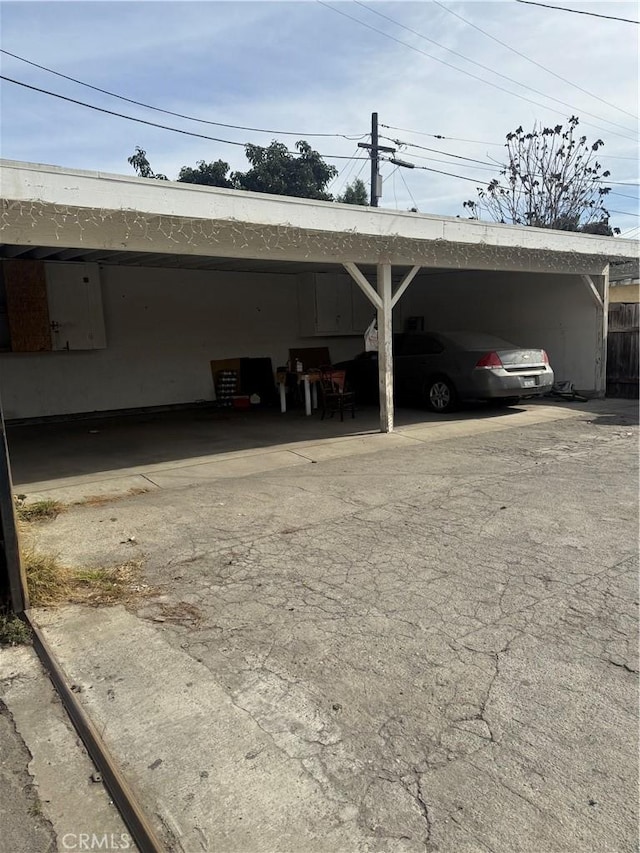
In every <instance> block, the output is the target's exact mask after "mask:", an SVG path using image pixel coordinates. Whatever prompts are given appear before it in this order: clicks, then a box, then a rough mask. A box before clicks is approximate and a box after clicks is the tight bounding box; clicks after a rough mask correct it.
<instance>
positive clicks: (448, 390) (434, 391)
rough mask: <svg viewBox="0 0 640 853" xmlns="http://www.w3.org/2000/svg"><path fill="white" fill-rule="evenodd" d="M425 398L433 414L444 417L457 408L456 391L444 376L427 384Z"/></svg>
mask: <svg viewBox="0 0 640 853" xmlns="http://www.w3.org/2000/svg"><path fill="white" fill-rule="evenodd" d="M424 398H425V402H426V404H427V406H428V407H429V408H430V409H431V411H432V412H437V413H438V414H440V415H444V414H446V412H450V411H451V410H452V409H453V408H455V405H456V401H457V398H456V389H455V388H454V387H453V383H452V382H451V380H449V379H447V378H446V377H444V376H438V377H436V378H435V379H431V380H429V381H428V382H427V383H426V384H425V389H424Z"/></svg>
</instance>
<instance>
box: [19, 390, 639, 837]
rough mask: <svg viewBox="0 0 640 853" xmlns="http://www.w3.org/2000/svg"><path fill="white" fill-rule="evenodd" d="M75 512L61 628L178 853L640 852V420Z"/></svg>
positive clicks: (596, 413)
mask: <svg viewBox="0 0 640 853" xmlns="http://www.w3.org/2000/svg"><path fill="white" fill-rule="evenodd" d="M516 423H517V424H518V425H517V426H514V427H513V428H511V429H501V430H492V431H484V432H482V431H481V432H476V433H472V434H467V435H460V434H458V433H457V432H456V430H453V431H452V433H453V434H451V435H450V436H449V437H446V431H444V437H441V438H440V439H439V440H438V441H437V442H433V441H432V442H428V441H414V442H410V443H408V444H407V445H406V446H404V445H403V446H394V447H393V448H391V449H388V448H383V449H378V450H377V451H376V452H371V453H368V454H359V455H352V456H343V457H340V458H330V459H327V460H324V461H320V462H318V463H317V464H315V465H305V466H297V467H293V468H286V469H285V468H283V469H278V470H272V471H268V472H262V473H254V474H250V475H248V476H245V477H240V478H236V477H230V478H219V479H214V480H209V481H207V482H202V483H200V484H198V485H196V486H193V487H190V488H181V489H157V490H155V491H153V492H149V493H147V494H143V495H137V496H131V497H128V498H124V499H122V500H120V501H117V502H115V503H112V504H107V505H104V506H86V505H85V506H77V507H72V508H70V509H69V511H68V512H66V513H64V514H63V515H61V516H59V517H58V518H57V519H55V520H54V521H51V522H45V523H43V524H41V525H38V526H37V528H36V529H35V535H36V539H37V540H38V542H39V543H40V545H41V547H46V548H49V549H50V550H54V551H56V552H58V553H59V554H60V557H61V559H63V560H66V561H68V562H70V563H74V564H76V565H78V564H84V565H88V566H91V565H107V564H118V563H121V562H123V560H126V559H129V558H131V557H132V556H134V557H139V558H141V559H143V561H144V569H143V572H144V579H145V580H146V581H147V582H148V583H149V584H151V585H154V586H156V587H157V588H158V595H157V596H154V597H151V598H148V599H144V600H141V601H140V602H139V603H138V605H137V606H135V607H131V608H130V609H129V610H126V609H125V608H123V607H112V608H104V609H99V610H96V609H85V608H77V607H69V608H62V609H59V610H50V611H42V612H41V613H40V614H39V616H38V618H39V620H40V622H41V624H42V625H43V626H44V630H45V633H46V635H47V636H48V638H49V640H50V642H51V643H52V644H53V646H54V648H55V650H56V652H57V654H58V656H59V659H60V661H61V663H62V665H63V667H64V668H65V670H66V672H67V674H68V676H69V677H70V678H71V679H72V680H73V681H74V682H76V683H78V684H80V685H81V686H82V687H83V688H84V689H83V690H82V692H81V693H80V694H79V696H80V698H81V701H83V702H84V703H85V706H86V708H87V710H88V712H89V713H90V715H91V716H92V717H93V719H94V720H95V722H96V723H97V724H98V726H99V727H100V729H101V731H104V737H105V740H106V742H107V745H108V746H109V747H110V749H111V751H112V752H113V754H114V755H115V756H116V757H117V759H118V760H119V761H120V762H121V766H122V768H123V770H124V772H125V774H126V775H127V777H128V778H129V780H130V782H131V783H132V784H133V786H134V787H135V789H136V791H137V792H138V794H139V797H140V799H141V801H142V803H143V804H144V806H145V808H146V809H147V810H148V812H149V814H150V815H151V816H152V817H153V819H154V821H155V822H156V824H157V827H158V831H159V832H161V833H162V834H163V837H164V838H165V841H166V845H167V849H168V850H171V851H184V853H192V851H194V852H195V851H222V853H236V851H238V853H240V851H241V853H285V851H286V853H289V851H291V853H294V851H296V853H297V851H300V850H304V851H322V853H324V852H325V851H327V853H329V851H331V853H335V851H340V853H352V851H354V852H355V851H357V852H358V853H360V851H380V853H383V851H384V853H387V851H391V853H396V851H398V853H409V851H432V853H433V852H434V851H439V853H459V851H466V852H467V853H476V851H493V853H513V851H521V853H539V851H544V853H585V851H605V850H609V851H616V853H631V851H637V849H638V846H637V839H638V833H637V829H638V810H637V805H638V804H637V783H638V764H637V755H638V728H637V720H638V692H637V677H638V660H637V657H638V624H637V617H638V613H637V608H638V597H639V596H638V574H637V529H638V492H637V482H638V481H637V449H638V428H637V408H636V406H635V405H633V404H625V403H620V402H616V401H603V402H599V403H591V404H589V405H588V406H585V407H582V408H581V409H580V410H579V413H578V415H575V416H572V417H567V418H565V419H562V420H551V419H550V416H545V417H544V418H542V419H539V420H538V421H537V422H535V423H531V422H527V421H526V419H524V420H523V419H520V420H519V421H516Z"/></svg>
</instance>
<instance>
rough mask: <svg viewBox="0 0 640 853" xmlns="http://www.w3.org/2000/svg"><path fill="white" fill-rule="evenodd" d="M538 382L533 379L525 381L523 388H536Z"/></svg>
mask: <svg viewBox="0 0 640 853" xmlns="http://www.w3.org/2000/svg"><path fill="white" fill-rule="evenodd" d="M535 384H536V380H535V379H534V378H533V377H532V378H531V379H523V380H522V387H523V388H535Z"/></svg>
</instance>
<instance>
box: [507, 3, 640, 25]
mask: <svg viewBox="0 0 640 853" xmlns="http://www.w3.org/2000/svg"><path fill="white" fill-rule="evenodd" d="M516 3H526V4H527V6H542V8H543V9H557V10H558V11H559V12H575V14H576V15H591V16H592V17H593V18H606V19H607V20H609V21H624V23H625V24H640V21H634V20H633V19H632V18H616V17H614V16H613V15H599V14H598V13H597V12H585V11H584V10H583V9H566V8H565V7H564V6H551V5H549V4H548V3H534V2H533V0H516Z"/></svg>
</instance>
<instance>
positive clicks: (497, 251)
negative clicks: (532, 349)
mask: <svg viewBox="0 0 640 853" xmlns="http://www.w3.org/2000/svg"><path fill="white" fill-rule="evenodd" d="M1 172H2V184H1V187H2V193H1V194H2V228H3V238H2V239H3V244H2V247H1V249H0V256H1V257H2V258H3V259H4V260H5V261H7V262H11V263H12V265H13V270H14V271H15V270H16V268H17V269H18V271H19V270H20V266H19V265H20V263H21V262H25V261H29V262H31V264H30V265H28V266H29V269H33V263H34V262H36V263H40V264H42V265H44V267H46V272H47V276H46V279H47V291H46V293H45V296H44V299H45V307H44V308H43V307H42V304H41V303H40V302H38V301H37V300H35V297H34V285H33V282H31V283H30V281H29V275H30V273H28V274H27V273H26V274H25V275H22V276H21V275H20V272H18V279H19V285H18V292H19V293H20V294H22V295H23V297H24V298H23V301H22V305H23V307H24V310H23V311H22V317H21V323H22V324H23V330H24V332H25V333H24V335H23V341H22V343H21V345H19V346H17V347H16V346H15V345H14V342H9V347H7V346H6V342H5V350H6V349H9V348H10V349H11V350H12V351H10V352H6V351H5V353H4V354H2V355H1V356H0V359H1V360H2V362H3V365H2V395H3V401H4V407H5V416H6V417H8V418H30V417H47V416H49V415H65V414H74V413H80V412H87V411H92V412H93V411H106V410H109V411H113V410H116V411H117V410H119V409H130V408H135V407H137V406H139V407H153V406H161V405H167V404H183V403H190V402H193V401H194V400H196V399H207V394H208V389H207V385H206V383H209V382H210V376H208V375H207V371H208V364H209V359H210V358H224V357H226V356H229V355H235V354H237V352H238V350H241V351H243V352H246V353H247V354H250V355H253V354H255V353H260V352H265V353H268V354H269V355H271V356H272V359H273V360H275V363H282V362H281V361H280V359H282V358H283V357H284V353H285V352H286V348H287V347H290V346H294V345H301V344H302V345H306V346H314V345H316V344H320V343H324V344H327V343H329V344H330V345H331V347H332V352H335V353H336V354H337V355H338V357H342V358H345V357H350V356H351V355H355V354H356V353H357V352H358V351H359V350H360V349H362V338H361V334H362V331H363V328H364V326H365V325H366V324H367V322H368V321H369V320H370V319H372V318H373V316H374V312H375V313H377V320H378V338H379V352H380V356H379V386H380V392H381V393H380V429H381V431H382V432H391V431H392V430H393V352H392V330H393V326H394V308H396V309H397V310H396V312H395V326H396V328H399V327H400V326H402V325H403V324H406V323H407V322H408V321H409V318H410V317H411V318H414V319H415V318H418V319H420V320H421V321H422V322H424V323H425V324H426V327H427V328H432V329H434V330H436V329H439V330H443V329H446V328H449V329H453V328H457V329H465V330H474V329H477V330H481V331H485V332H489V333H494V334H501V335H502V336H504V337H507V338H511V339H514V340H518V338H523V337H524V338H526V339H528V340H530V341H535V344H536V345H539V346H542V347H544V348H545V349H546V350H547V351H548V352H549V355H550V358H551V361H552V364H553V366H554V368H555V371H556V375H557V376H558V377H559V378H565V379H570V380H572V381H574V383H575V384H576V386H577V387H579V388H580V389H581V390H582V391H584V392H586V393H588V394H591V395H603V394H604V390H605V377H606V339H607V302H608V266H609V262H610V261H612V260H624V259H629V258H633V257H636V256H637V246H636V245H635V243H633V242H632V241H629V240H620V239H616V238H610V237H601V236H595V235H584V234H574V233H567V232H554V231H548V230H541V229H534V228H523V227H514V226H507V225H500V224H488V223H483V222H477V221H470V220H463V219H457V218H448V217H440V216H432V215H425V214H417V213H404V212H402V213H400V212H397V211H390V210H382V209H375V210H373V209H369V208H361V207H353V206H349V205H338V204H333V203H328V202H317V201H312V200H306V199H295V198H283V197H278V196H268V195H261V194H254V193H244V192H237V191H232V190H224V189H217V188H209V187H199V186H193V185H189V184H181V183H172V182H160V181H154V180H148V179H141V178H131V177H122V176H117V175H107V174H102V173H97V172H81V171H75V170H67V169H62V168H58V167H53V166H43V165H34V164H27V163H19V162H9V161H4V162H3V163H2V168H1ZM7 268H8V267H7V265H6V264H5V270H6V269H7ZM24 269H25V270H27V265H25V266H24ZM43 280H44V279H43ZM20 288H21V289H20ZM141 288H144V292H142V291H141ZM52 293H53V294H54V295H56V299H57V303H56V306H53V305H51V304H50V305H49V307H48V309H47V306H46V300H47V298H48V299H49V301H50V302H51V298H52V297H51V295H52ZM193 293H197V294H198V300H199V301H194V302H191V301H190V300H191V299H192V296H191V295H190V294H193ZM354 294H355V295H354ZM405 294H406V295H405ZM347 295H348V296H347ZM4 298H5V301H6V294H5V297H4ZM30 300H31V301H30ZM34 300H35V301H34ZM207 300H209V301H207ZM54 302H55V300H54ZM187 303H189V306H190V307H189V311H187V310H186V307H185V306H186V305H187ZM60 306H62V308H61V307H60ZM345 306H346V307H345ZM47 311H48V313H47ZM55 311H58V312H62V314H61V315H60V316H62V321H61V320H60V319H59V317H58V316H53V315H54V313H55ZM65 312H66V314H65ZM189 312H190V313H189ZM287 318H288V319H287ZM345 318H347V319H345ZM34 323H36V325H37V324H38V323H39V331H38V330H37V329H36V328H35V326H34ZM171 323H174V325H173V326H171V325H168V324H171ZM65 326H66V329H65V328H64V327H65ZM49 327H51V329H50V328H49ZM169 329H173V332H174V334H173V335H171V334H169V332H168V330H169ZM74 335H75V338H74ZM207 336H208V337H207ZM60 338H61V340H62V343H60ZM49 339H50V340H51V341H53V343H50V342H48V341H49ZM159 339H160V342H161V343H162V344H163V348H162V347H159ZM56 341H58V343H57V344H56ZM65 341H66V346H65ZM69 341H71V343H69ZM154 347H155V349H154ZM56 350H57V351H56ZM73 350H78V351H77V352H74V351H73ZM164 352H170V356H171V360H170V361H169V360H167V361H163V360H162V356H163V353H164ZM196 358H197V359H199V361H198V362H197V364H198V368H197V372H198V377H199V378H198V381H197V382H195V381H194V380H193V375H194V364H195V361H194V359H196ZM335 360H338V359H337V358H336V359H335ZM274 366H275V364H274ZM152 376H153V381H151V377H152ZM209 399H210V398H209Z"/></svg>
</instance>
